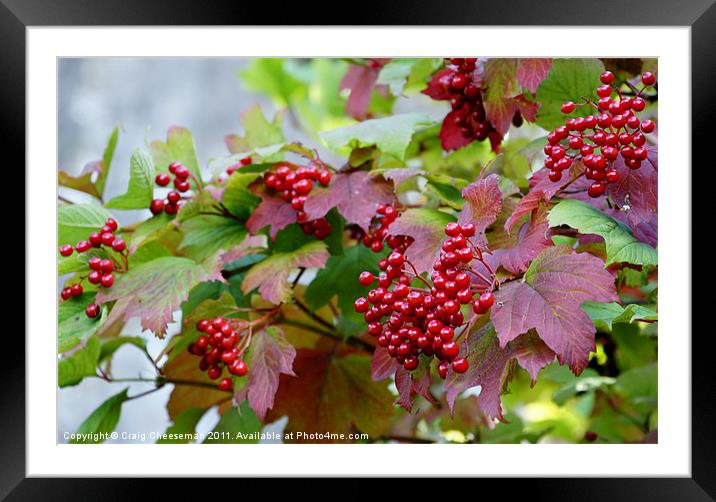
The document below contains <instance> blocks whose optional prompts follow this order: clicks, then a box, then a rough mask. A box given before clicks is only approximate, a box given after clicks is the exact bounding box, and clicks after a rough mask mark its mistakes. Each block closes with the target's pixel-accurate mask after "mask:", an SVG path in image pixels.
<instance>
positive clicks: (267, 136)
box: [224, 105, 284, 154]
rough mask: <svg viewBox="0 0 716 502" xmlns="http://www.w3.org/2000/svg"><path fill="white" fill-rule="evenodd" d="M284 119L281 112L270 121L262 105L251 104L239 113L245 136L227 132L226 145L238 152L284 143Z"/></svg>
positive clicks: (232, 150)
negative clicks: (282, 126)
mask: <svg viewBox="0 0 716 502" xmlns="http://www.w3.org/2000/svg"><path fill="white" fill-rule="evenodd" d="M282 119H283V113H282V112H279V113H277V114H276V115H275V116H274V118H273V120H272V121H271V122H269V121H268V120H267V119H266V117H265V116H264V114H263V112H262V111H261V106H259V105H253V106H251V107H250V108H249V109H247V110H245V111H243V112H242V113H241V114H240V115H239V120H240V121H241V125H243V126H244V131H245V133H244V136H240V135H238V134H227V135H226V136H225V137H224V142H225V143H226V147H227V148H228V149H229V151H230V152H231V153H233V154H236V153H243V152H248V151H250V150H253V149H255V148H261V147H264V146H270V145H276V144H279V143H283V142H284V137H283V132H282V131H281V122H282Z"/></svg>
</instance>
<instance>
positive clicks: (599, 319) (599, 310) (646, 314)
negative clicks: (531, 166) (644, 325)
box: [582, 302, 659, 330]
mask: <svg viewBox="0 0 716 502" xmlns="http://www.w3.org/2000/svg"><path fill="white" fill-rule="evenodd" d="M582 309H583V310H584V311H585V312H586V313H587V315H588V316H589V318H590V319H591V320H592V321H594V324H595V325H596V326H597V327H606V328H607V329H610V330H611V329H612V327H613V326H612V324H613V323H627V324H629V323H632V322H634V321H656V320H658V318H659V316H658V314H657V313H656V312H655V311H654V310H652V309H650V308H647V307H644V306H642V305H635V304H633V303H630V304H629V305H627V306H626V307H622V306H621V305H619V304H618V303H601V302H584V303H583V304H582Z"/></svg>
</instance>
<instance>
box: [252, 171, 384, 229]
mask: <svg viewBox="0 0 716 502" xmlns="http://www.w3.org/2000/svg"><path fill="white" fill-rule="evenodd" d="M394 200H395V194H394V193H393V188H392V187H391V184H390V183H389V182H387V181H385V180H384V179H382V178H381V177H379V176H372V175H371V173H370V172H368V171H360V170H359V171H351V172H348V173H338V174H336V175H334V176H333V179H332V180H331V184H330V185H328V186H327V187H317V188H314V189H313V191H312V192H311V194H310V195H309V196H308V198H307V199H306V202H305V203H304V205H303V209H304V211H305V212H306V214H307V215H308V218H309V219H310V220H315V219H318V218H323V217H324V216H325V215H326V214H328V211H330V210H331V209H332V208H334V207H335V208H337V209H338V212H339V213H340V214H341V216H343V217H344V218H345V219H346V221H349V222H351V223H355V224H356V225H358V226H360V227H361V228H362V229H363V230H365V231H368V227H369V226H370V221H371V219H372V218H373V216H375V211H376V209H378V206H380V205H383V204H391V203H392V202H393V201H394ZM289 207H290V205H289ZM257 211H258V209H257Z"/></svg>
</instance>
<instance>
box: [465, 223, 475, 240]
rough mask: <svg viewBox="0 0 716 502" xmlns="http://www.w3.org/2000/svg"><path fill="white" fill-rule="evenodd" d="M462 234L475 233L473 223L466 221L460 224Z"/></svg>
mask: <svg viewBox="0 0 716 502" xmlns="http://www.w3.org/2000/svg"><path fill="white" fill-rule="evenodd" d="M462 235H464V236H465V237H472V236H473V235H475V225H473V224H472V223H468V224H466V225H463V226H462Z"/></svg>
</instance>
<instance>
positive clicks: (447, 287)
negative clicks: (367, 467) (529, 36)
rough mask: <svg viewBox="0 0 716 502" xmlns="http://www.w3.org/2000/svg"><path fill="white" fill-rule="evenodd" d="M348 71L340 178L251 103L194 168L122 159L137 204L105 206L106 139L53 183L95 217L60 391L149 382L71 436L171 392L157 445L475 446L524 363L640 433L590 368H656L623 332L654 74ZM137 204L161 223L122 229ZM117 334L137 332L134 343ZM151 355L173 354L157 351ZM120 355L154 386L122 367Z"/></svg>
mask: <svg viewBox="0 0 716 502" xmlns="http://www.w3.org/2000/svg"><path fill="white" fill-rule="evenodd" d="M256 64H261V62H260V61H259V62H257V63H256ZM314 64H319V62H316V63H314ZM320 64H324V63H320ZM326 64H327V63H326ZM331 64H345V63H338V62H334V63H331ZM342 68H345V67H342ZM345 71H346V76H345V78H344V79H343V81H342V82H341V86H340V87H341V88H342V89H346V90H347V91H348V96H347V97H346V96H345V95H343V94H341V93H340V92H339V89H336V93H335V99H336V100H339V102H341V101H340V100H345V106H346V111H345V113H346V115H345V116H343V120H345V121H350V119H349V118H348V116H350V117H353V118H356V119H359V120H361V121H359V122H353V123H350V124H349V125H346V126H344V127H339V128H334V129H331V130H328V131H326V132H324V133H322V134H321V135H320V138H317V139H320V141H321V142H322V143H323V146H327V147H328V148H331V149H333V150H336V151H337V152H338V153H339V154H343V155H345V159H346V161H345V163H344V164H342V165H335V166H334V165H329V163H327V162H326V161H324V160H323V159H322V158H321V156H320V155H319V153H318V151H317V150H315V149H313V146H319V145H318V144H317V145H303V144H300V143H296V142H293V143H292V142H287V141H285V139H284V138H283V133H282V131H281V127H280V117H277V118H276V119H274V121H269V120H267V119H266V118H265V117H264V116H263V114H262V113H261V111H260V109H258V108H252V109H251V110H248V111H247V112H245V113H244V114H243V115H242V121H243V123H244V127H245V130H246V132H245V136H239V135H230V136H227V145H228V146H229V149H230V151H231V155H230V156H228V157H221V158H215V159H212V160H211V161H210V162H209V166H208V168H207V169H204V170H202V169H200V166H199V163H198V161H197V157H196V153H195V150H194V142H193V139H192V136H191V134H190V133H189V131H188V130H186V129H184V128H181V127H173V128H171V129H170V130H169V131H168V133H167V137H166V140H165V141H161V140H156V141H153V142H152V143H151V148H150V151H147V150H145V149H143V148H138V149H136V150H135V151H134V153H133V154H132V156H131V159H130V166H129V167H130V181H129V186H128V188H127V192H126V193H125V194H123V195H119V196H117V197H114V198H111V199H109V200H108V201H105V200H104V186H105V182H106V179H107V174H108V172H109V169H110V165H111V163H112V160H113V156H114V150H115V147H116V144H117V141H118V135H119V132H118V130H117V129H115V130H114V131H113V133H112V135H111V136H110V138H109V141H108V144H107V147H106V149H105V152H104V154H103V157H102V159H101V160H99V161H96V162H93V163H90V164H88V166H87V167H86V168H85V171H84V172H83V173H82V174H81V175H80V176H76V177H75V176H71V175H69V174H68V173H66V172H64V171H61V172H60V184H61V185H62V186H63V187H66V188H71V189H74V190H79V191H82V192H85V193H87V194H89V195H92V196H93V197H95V198H96V199H97V201H96V202H94V203H84V204H79V203H69V202H68V201H67V199H63V202H61V204H60V207H59V235H60V241H61V242H60V247H59V273H60V275H62V276H63V278H64V286H63V289H62V291H61V294H60V303H59V352H60V359H59V385H60V387H66V386H72V385H77V384H79V383H80V382H81V381H82V380H83V379H85V378H100V379H102V380H105V381H107V382H137V381H139V382H146V383H149V384H150V385H151V388H150V389H149V390H147V391H144V392H138V393H137V392H133V393H130V392H129V387H127V388H125V390H123V391H122V392H120V393H119V394H117V395H115V396H113V397H112V398H110V399H109V400H107V401H106V402H105V403H103V404H101V405H100V407H99V408H97V410H96V411H95V412H93V413H92V415H91V416H90V417H88V418H87V419H86V420H85V421H84V422H83V423H82V425H81V426H80V430H79V431H78V432H81V433H87V432H98V431H109V430H113V429H114V427H115V426H116V424H117V421H118V419H119V415H120V411H121V407H122V404H123V403H125V402H127V401H129V400H132V399H137V398H140V397H142V396H144V395H146V394H149V393H151V392H154V391H156V390H158V389H160V388H162V387H164V386H165V385H167V384H171V385H172V386H173V390H172V393H171V396H170V398H169V402H168V403H167V411H168V413H169V416H170V418H171V420H172V422H173V425H172V426H171V427H170V429H171V432H172V433H183V434H187V435H191V434H192V433H193V432H194V428H195V426H196V424H197V422H198V421H199V419H200V418H201V417H202V416H203V414H204V413H205V412H206V410H208V409H210V408H212V407H218V409H219V412H220V414H221V419H220V421H219V423H218V424H217V425H216V429H215V430H217V431H223V432H227V431H242V432H251V431H258V430H260V428H261V427H262V424H265V423H268V422H271V421H274V420H276V419H278V418H280V417H282V416H288V424H287V426H286V429H287V431H304V432H306V431H329V432H331V433H336V434H342V433H349V432H362V433H366V434H367V435H368V437H369V438H370V440H371V441H380V440H389V439H391V438H392V439H395V438H402V440H408V441H409V440H411V437H414V434H416V433H417V428H418V424H419V423H420V422H421V421H422V422H423V423H433V422H434V421H435V420H436V419H437V417H442V418H441V420H445V421H453V423H455V422H454V421H455V411H456V410H459V413H460V414H461V416H463V417H464V416H465V415H467V416H468V418H469V420H466V421H467V423H468V425H464V426H462V427H464V429H465V430H464V432H466V433H467V432H469V433H470V434H473V433H474V431H475V430H479V429H481V428H484V429H485V430H487V431H491V430H497V429H496V428H497V427H499V424H500V423H501V422H502V423H507V422H508V420H507V419H506V418H505V414H504V409H505V408H504V405H503V403H502V398H501V396H502V394H504V393H505V392H506V391H507V389H508V388H509V385H510V382H511V381H512V380H513V379H514V378H517V377H516V375H517V376H519V372H520V371H522V370H524V372H525V374H526V375H528V376H529V380H531V384H532V385H535V384H537V383H538V382H539V381H540V378H541V377H540V375H541V374H543V373H545V372H547V373H549V374H550V375H553V376H552V378H555V377H554V375H556V374H559V375H561V376H559V379H560V380H558V381H559V382H561V385H565V388H566V389H567V390H564V389H562V390H560V391H559V392H562V394H560V396H561V395H564V393H565V392H566V395H567V398H573V397H574V396H578V395H579V393H583V392H587V393H591V394H589V395H591V396H592V399H593V400H592V404H591V405H592V406H593V407H595V408H594V409H598V408H599V406H600V405H599V404H597V405H595V402H597V403H601V402H603V403H606V404H604V406H606V407H607V409H609V410H612V412H614V410H617V411H616V415H615V417H614V418H613V420H615V423H616V422H618V421H619V420H624V419H625V417H626V418H628V419H630V420H631V422H632V423H631V424H630V425H631V426H632V427H633V426H634V425H635V423H634V422H637V424H636V425H637V426H638V427H641V428H642V429H644V425H643V424H642V423H641V422H640V420H641V419H639V418H638V417H637V416H640V415H639V414H640V413H645V412H643V410H642V409H640V408H639V407H638V406H635V411H633V412H632V411H624V410H623V409H622V408H623V407H624V406H626V407H627V408H629V407H631V406H632V404H631V402H630V399H632V398H634V399H636V397H635V396H632V395H629V393H628V392H627V393H626V394H625V392H623V388H624V387H625V385H626V384H624V382H620V380H619V379H620V378H621V376H619V377H618V378H615V377H613V376H610V375H611V373H610V371H613V370H612V369H610V368H609V367H608V365H607V363H604V362H600V361H601V360H604V358H605V357H606V358H607V359H606V361H609V362H610V361H611V360H612V359H613V360H614V361H616V362H615V363H614V364H616V365H617V370H619V371H622V370H623V371H624V374H628V372H629V371H634V370H633V369H631V366H629V365H631V364H642V363H644V364H647V365H648V364H652V363H653V364H654V365H655V350H656V349H655V345H654V346H653V352H654V359H653V361H652V360H651V359H649V358H648V357H651V356H648V357H647V356H644V354H647V353H649V354H651V351H652V348H651V347H652V346H651V345H649V346H648V347H647V345H645V344H644V341H643V340H639V339H638V338H633V339H632V338H628V339H627V338H625V337H627V335H625V334H624V333H627V332H628V333H631V334H630V335H629V336H630V337H634V336H635V335H634V332H636V333H637V334H638V333H639V329H641V327H644V326H645V325H649V324H653V323H654V322H655V321H656V319H657V314H656V312H655V311H654V310H653V309H652V308H650V307H649V303H650V301H651V300H652V299H653V298H654V296H649V295H654V294H655V292H656V265H657V254H656V250H655V246H656V244H657V195H656V194H657V122H656V116H655V111H656V103H657V96H656V85H657V84H656V77H655V76H654V74H653V73H652V72H650V71H644V72H643V73H641V74H639V73H636V74H634V73H632V72H631V70H630V69H624V68H622V67H620V66H619V65H617V66H615V67H614V68H613V71H610V70H606V69H605V67H604V63H603V62H602V61H600V60H551V59H485V58H450V59H446V60H440V59H438V60H429V59H427V60H419V59H418V60H389V59H380V60H377V59H376V60H363V61H356V60H352V61H351V64H350V66H349V67H348V69H347V70H345ZM246 78H247V80H249V81H250V76H249V77H246ZM276 78H284V79H286V78H288V77H286V76H283V77H281V76H280V75H277V76H276ZM295 85H296V86H299V85H306V84H300V83H296V84H295ZM409 88H412V89H413V90H414V91H419V92H421V93H422V94H424V95H426V96H428V97H429V98H432V100H436V101H446V102H448V103H449V106H448V111H447V112H446V115H445V117H444V120H442V123H441V124H433V123H432V122H431V121H430V120H429V119H428V118H427V117H426V116H423V115H421V114H414V113H410V114H392V113H390V111H389V109H390V106H388V105H386V104H385V102H386V101H388V102H389V103H392V102H391V101H390V99H391V97H392V99H394V97H395V96H396V95H399V94H403V93H408V89H409ZM299 89H300V88H299ZM343 93H344V94H345V91H343ZM296 95H300V96H304V98H305V99H309V98H308V96H309V93H307V92H306V93H304V94H301V93H300V92H297V93H296ZM376 103H378V104H376ZM288 105H289V106H296V109H297V110H303V113H306V110H307V108H306V107H300V106H299V105H300V103H288ZM391 106H392V105H391ZM334 113H335V112H334ZM299 118H301V116H299ZM310 118H311V117H309V118H306V116H303V117H302V118H301V120H303V121H304V122H307V123H308V122H311V120H309V119H310ZM314 118H315V117H314ZM537 126H540V127H541V128H542V129H543V130H545V131H546V132H544V133H543V134H538V135H537V138H536V139H534V140H532V141H529V142H527V143H525V142H522V143H519V145H521V146H518V147H515V146H514V145H515V144H518V143H516V141H518V140H513V139H511V138H510V135H511V134H512V133H511V131H513V130H516V129H517V128H532V130H536V131H539V130H540V129H538V128H537ZM517 137H518V138H519V136H517ZM485 146H486V148H485ZM539 164H541V165H542V166H543V167H540V165H539ZM533 166H534V167H533ZM208 172H211V173H213V174H211V175H207V173H208ZM130 209H147V210H148V211H147V214H151V216H150V217H149V218H148V219H146V220H144V221H139V222H137V223H134V224H131V225H126V226H120V225H119V224H118V221H117V217H116V215H117V213H113V212H112V211H120V212H121V211H123V210H130ZM119 219H120V221H122V219H121V218H119ZM133 318H138V319H139V321H140V323H141V328H142V330H143V332H142V333H141V334H140V333H135V334H128V333H127V332H126V330H125V329H124V328H125V324H126V323H127V321H129V320H130V319H133ZM171 323H179V324H178V329H177V330H171V333H172V334H171V336H167V334H168V333H169V332H170V330H169V325H170V324H171ZM598 332H599V336H598V337H597V338H595V335H596V334H597V333H598ZM148 336H156V337H159V338H161V339H163V340H165V344H164V349H163V350H162V351H161V353H159V354H150V353H149V352H148V350H147V345H146V339H147V337H148ZM630 340H631V341H630ZM634 340H637V342H635V341H634ZM597 341H599V344H597V343H596V342H597ZM628 342H629V343H631V344H632V345H630V347H633V344H634V343H638V344H640V345H639V351H638V355H634V354H631V352H630V350H632V349H630V348H622V347H627V346H626V345H621V344H626V343H628ZM614 343H617V349H616V350H614V346H613V344H614ZM649 343H652V342H651V341H650V342H649ZM654 343H655V342H654ZM610 344H611V345H610ZM125 345H129V346H132V347H134V348H135V349H136V350H140V351H142V352H143V353H144V354H145V355H146V357H147V358H148V361H149V363H150V368H151V375H149V376H147V375H142V376H139V377H132V376H131V375H127V374H126V373H124V372H123V371H122V368H121V367H118V366H116V365H113V364H112V357H113V355H114V353H115V351H116V350H117V349H119V348H120V347H122V346H125ZM607 350H609V351H611V353H610V354H607V353H606V351H607ZM600 354H602V355H600ZM605 354H606V355H605ZM637 357H639V358H642V359H643V358H645V357H646V359H644V360H641V359H639V360H638V361H637V362H636V363H635V362H634V358H637ZM600 358H601V359H600ZM625 358H627V362H625ZM629 358H631V359H629ZM624 365H626V366H624ZM546 367H549V368H547V369H545V368H546ZM654 367H655V366H654ZM625 368H626V369H625ZM639 368H641V366H639V367H638V368H636V369H639ZM542 370H544V371H542ZM562 370H565V371H566V373H565V372H561V371H562ZM585 370H586V373H585V374H588V375H589V379H584V380H580V378H582V377H581V376H580V375H582V374H583V372H585ZM617 370H614V371H617ZM627 370H628V371H627ZM560 372H561V373H560ZM570 372H571V374H570ZM590 372H591V373H590ZM548 378H549V377H548ZM643 378H649V376H643ZM391 382H394V384H395V391H396V392H397V395H396V396H394V394H393V393H392V391H391V390H390V388H389V384H390V383H391ZM579 382H587V383H582V384H581V386H580V383H579ZM620 385H621V387H620ZM570 386H571V387H570ZM613 388H614V389H616V391H614V390H612V389H613ZM570 389H571V390H570ZM619 389H622V390H619ZM527 392H529V391H527ZM535 392H536V391H535ZM554 396H555V397H554V400H555V401H556V402H558V401H559V400H562V398H561V397H558V393H555V394H554ZM396 397H397V399H396ZM637 397H638V396H637ZM565 399H566V398H565ZM563 402H564V401H563ZM558 404H559V403H558ZM399 407H400V408H399ZM401 408H402V410H404V411H401ZM651 412H652V411H648V412H646V413H647V415H646V416H647V422H648V420H649V416H650V415H649V414H650V413H651ZM605 413H606V412H605ZM598 415H599V413H598V412H596V411H595V412H594V416H598ZM513 420H514V419H513ZM410 423H412V425H411V426H409V425H408V424H410ZM595 423H598V422H595ZM455 427H460V426H459V425H455ZM406 428H407V430H410V431H412V432H411V433H405V432H404V431H405V430H406ZM650 430H651V428H650V427H649V426H647V427H646V429H645V430H642V431H641V432H642V433H646V432H649V431H650ZM396 431H401V432H400V433H398V432H396ZM168 432H169V431H168ZM486 434H489V432H488V433H486ZM582 434H584V432H582ZM605 434H606V436H607V437H609V434H610V433H609V432H607V433H605ZM538 436H539V435H538ZM167 437H168V436H167ZM599 437H600V436H599V434H597V433H596V432H595V431H593V430H588V431H586V434H584V438H585V439H586V440H588V441H595V440H597V439H598V438H599ZM222 438H223V439H226V437H224V436H223V435H222ZM329 439H330V440H339V439H338V437H330V436H329ZM537 439H538V437H537ZM438 440H439V439H438ZM535 440H536V439H535ZM166 441H167V442H170V440H169V439H166ZM181 441H184V439H181V440H180V442H181ZM160 442H164V440H160ZM184 442H186V441H184ZM207 442H211V439H210V438H209V439H207Z"/></svg>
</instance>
